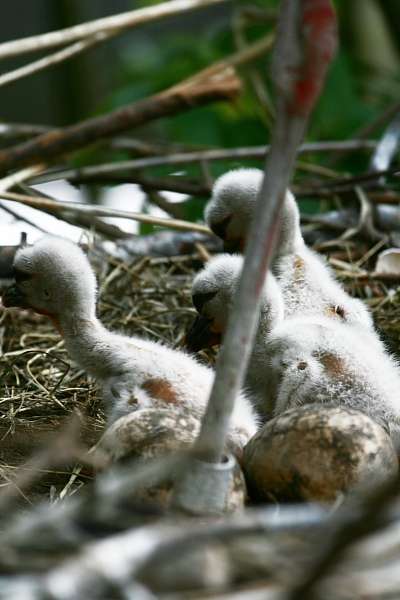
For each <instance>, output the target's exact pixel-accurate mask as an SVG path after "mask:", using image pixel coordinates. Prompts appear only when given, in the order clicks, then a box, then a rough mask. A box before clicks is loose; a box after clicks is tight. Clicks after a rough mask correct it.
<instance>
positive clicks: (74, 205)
mask: <svg viewBox="0 0 400 600" xmlns="http://www.w3.org/2000/svg"><path fill="white" fill-rule="evenodd" d="M0 197H1V198H4V199H5V200H13V201H15V202H19V203H21V204H25V205H26V206H32V207H33V208H38V209H39V210H40V209H41V208H51V209H53V210H54V212H72V213H75V214H78V215H79V214H80V215H83V214H85V215H91V216H96V217H116V218H118V219H132V220H134V221H139V222H140V223H150V224H151V225H159V226H160V227H167V228H169V229H178V230H180V231H197V232H199V233H207V234H210V235H212V233H211V231H210V229H209V228H208V227H206V226H205V225H200V224H199V223H190V222H189V221H181V220H179V219H163V218H162V217H154V216H151V215H145V214H143V213H137V212H130V211H126V210H117V209H113V208H105V207H103V206H96V205H93V204H91V205H87V204H81V203H80V202H62V201H61V200H59V201H57V202H55V201H54V200H49V199H48V198H43V197H41V198H34V197H33V196H26V195H25V194H15V193H14V192H2V193H0Z"/></svg>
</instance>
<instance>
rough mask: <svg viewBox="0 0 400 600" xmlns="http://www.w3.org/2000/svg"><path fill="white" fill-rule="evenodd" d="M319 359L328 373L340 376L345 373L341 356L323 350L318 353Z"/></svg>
mask: <svg viewBox="0 0 400 600" xmlns="http://www.w3.org/2000/svg"><path fill="white" fill-rule="evenodd" d="M319 361H320V363H321V364H322V365H323V366H324V368H325V370H326V371H327V373H328V374H329V375H333V376H334V377H340V376H343V375H345V374H346V369H345V364H344V361H343V359H342V358H340V357H339V356H336V354H332V353H331V352H323V353H322V354H320V355H319Z"/></svg>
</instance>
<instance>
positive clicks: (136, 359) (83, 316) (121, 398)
mask: <svg viewBox="0 0 400 600" xmlns="http://www.w3.org/2000/svg"><path fill="white" fill-rule="evenodd" d="M14 272H15V278H16V283H15V285H14V286H12V287H10V288H8V289H7V290H6V292H5V294H4V295H3V304H4V305H5V306H6V307H9V306H19V307H23V308H31V309H33V310H34V311H36V312H38V313H41V314H44V315H48V316H49V317H51V318H52V320H53V321H54V323H55V324H56V325H57V327H58V329H59V331H60V332H61V334H62V336H63V337H64V340H65V346H66V349H67V351H68V352H69V354H70V356H71V358H72V359H73V360H74V361H75V362H76V363H77V364H78V365H79V366H80V367H82V368H83V369H84V370H85V371H87V373H89V374H90V375H91V376H93V377H94V378H95V379H96V380H97V382H98V383H99V384H100V387H101V388H102V393H103V400H104V401H105V405H106V410H107V412H108V414H109V423H112V422H114V421H115V420H116V419H117V418H118V417H120V416H122V415H124V414H127V413H129V412H131V411H133V410H136V409H138V408H146V407H153V406H156V407H157V406H158V407H162V408H165V407H168V405H171V406H174V407H175V408H176V407H179V406H182V407H184V408H186V409H189V410H190V412H191V413H192V414H193V415H194V416H196V417H197V418H200V417H201V416H202V414H203V412H204V410H205V407H206V404H207V400H208V396H209V393H210V389H211V386H212V383H213V379H214V373H213V371H212V370H211V369H209V368H207V367H205V366H203V365H200V364H199V363H198V362H197V361H196V360H195V359H194V358H192V357H191V356H189V355H188V354H186V353H184V352H181V351H177V350H173V349H171V348H168V347H166V346H163V345H162V344H160V343H157V342H152V341H149V340H145V339H142V338H140V337H126V336H124V335H120V334H117V333H113V332H111V331H108V330H107V329H106V328H105V327H104V326H103V325H102V323H101V322H100V321H99V320H98V318H97V317H96V287H97V286H96V278H95V275H94V273H93V270H92V268H91V266H90V264H89V261H88V260H87V258H86V256H85V254H84V253H83V252H82V250H81V249H80V248H79V247H78V246H76V245H75V244H73V243H72V242H68V241H66V240H62V239H60V238H56V237H51V236H46V237H44V238H42V239H41V240H39V241H38V242H37V243H35V244H34V245H33V246H29V247H25V248H22V249H20V250H18V252H17V253H16V255H15V259H14ZM255 431H256V419H255V416H254V412H253V409H252V407H251V404H250V403H249V401H248V400H247V399H246V397H244V396H243V395H240V396H239V397H238V398H237V401H236V404H235V410H234V413H233V416H232V421H231V431H230V440H231V442H232V445H233V446H235V447H242V446H243V444H244V443H246V441H247V440H248V439H249V438H250V437H251V436H252V435H253V434H254V433H255Z"/></svg>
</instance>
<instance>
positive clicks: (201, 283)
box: [186, 254, 284, 419]
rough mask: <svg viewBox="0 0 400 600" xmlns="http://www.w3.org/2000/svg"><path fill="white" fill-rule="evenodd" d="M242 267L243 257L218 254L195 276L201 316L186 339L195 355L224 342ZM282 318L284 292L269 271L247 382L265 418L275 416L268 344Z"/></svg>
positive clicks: (195, 296) (196, 301) (195, 299)
mask: <svg viewBox="0 0 400 600" xmlns="http://www.w3.org/2000/svg"><path fill="white" fill-rule="evenodd" d="M242 266H243V257H242V256H240V255H238V254H236V255H234V254H219V255H217V256H214V257H213V258H212V259H211V260H210V261H209V262H208V263H207V264H206V266H205V267H204V269H203V270H202V271H200V272H199V273H198V274H197V275H196V277H195V279H194V281H193V284H192V300H193V304H194V306H195V308H196V310H197V312H198V313H199V316H198V317H197V318H196V320H195V321H194V323H193V325H192V327H191V329H190V330H189V331H188V333H187V336H186V343H187V346H188V348H189V350H191V351H193V352H196V351H198V350H201V349H202V348H208V347H210V346H212V345H214V344H219V343H220V342H221V339H222V337H223V335H224V333H225V330H226V326H227V322H228V318H229V313H230V309H231V307H232V303H233V299H234V296H235V294H236V290H237V286H238V280H239V275H240V272H241V269H242ZM283 316H284V305H283V298H282V292H281V290H280V288H279V285H278V283H277V281H276V279H275V277H274V276H273V275H272V273H270V272H269V273H268V275H267V278H266V283H265V285H264V289H263V292H262V301H261V309H260V318H259V322H258V328H257V334H256V339H255V343H254V345H253V351H252V354H251V357H250V360H249V363H248V368H247V372H246V376H245V383H244V387H245V388H246V389H247V390H248V391H249V393H250V397H251V400H252V402H253V404H254V405H255V407H256V409H257V410H258V412H260V414H261V415H262V417H264V419H265V417H266V416H268V417H270V416H272V413H273V404H274V398H275V396H276V390H274V389H273V386H272V384H271V382H270V381H269V374H268V372H267V371H266V350H265V343H266V340H267V339H268V335H269V334H270V333H271V331H272V329H273V328H274V327H276V326H277V325H278V324H279V323H280V322H281V321H282V320H283Z"/></svg>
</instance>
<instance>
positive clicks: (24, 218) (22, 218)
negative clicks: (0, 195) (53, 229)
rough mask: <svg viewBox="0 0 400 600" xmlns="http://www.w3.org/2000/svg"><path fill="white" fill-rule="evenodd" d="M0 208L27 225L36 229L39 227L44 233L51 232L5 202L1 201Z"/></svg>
mask: <svg viewBox="0 0 400 600" xmlns="http://www.w3.org/2000/svg"><path fill="white" fill-rule="evenodd" d="M0 208H1V210H4V211H5V212H7V213H8V214H10V215H11V216H12V217H14V219H16V220H17V221H23V222H24V223H26V224H27V225H30V226H31V227H34V228H35V229H37V230H38V231H41V232H42V233H45V234H48V233H50V232H49V231H48V230H46V229H43V227H41V226H40V225H38V224H37V223H34V221H32V220H31V219H30V218H29V217H27V216H26V215H20V214H19V212H18V211H16V210H13V209H12V208H11V207H10V206H6V205H5V204H4V203H3V202H0Z"/></svg>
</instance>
